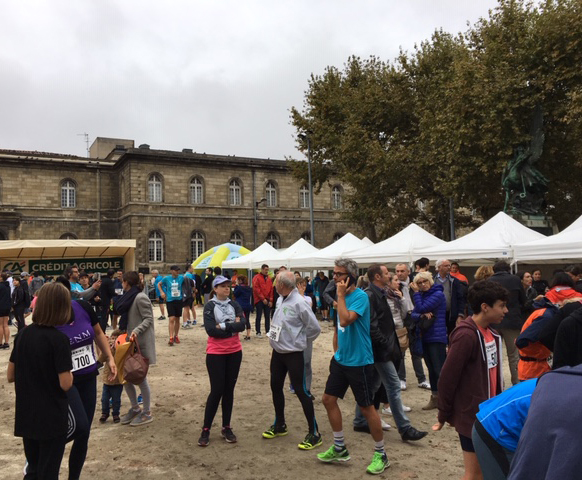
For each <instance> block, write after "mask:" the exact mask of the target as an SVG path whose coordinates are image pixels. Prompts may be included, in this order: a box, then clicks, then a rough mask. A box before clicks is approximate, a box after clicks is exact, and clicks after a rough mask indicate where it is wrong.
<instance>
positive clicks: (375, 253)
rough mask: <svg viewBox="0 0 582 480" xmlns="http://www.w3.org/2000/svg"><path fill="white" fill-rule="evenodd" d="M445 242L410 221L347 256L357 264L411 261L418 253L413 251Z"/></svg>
mask: <svg viewBox="0 0 582 480" xmlns="http://www.w3.org/2000/svg"><path fill="white" fill-rule="evenodd" d="M444 243H445V242H444V241H443V240H441V239H440V238H437V237H435V236H434V235H433V234H432V233H429V232H427V231H426V230H425V229H423V228H421V227H419V226H418V225H416V224H414V223H411V224H410V225H408V227H406V228H405V229H404V230H402V231H400V232H398V233H397V234H396V235H393V236H392V237H390V238H387V239H386V240H383V241H382V242H379V243H376V244H375V245H372V246H370V247H367V248H364V249H361V250H356V251H354V252H349V253H348V254H347V256H348V257H350V258H353V259H354V260H355V261H356V262H358V265H359V266H363V265H366V264H371V263H376V262H381V263H394V262H406V263H409V262H413V261H414V260H416V259H417V258H418V257H419V256H420V255H417V254H416V253H415V252H416V251H417V250H419V249H423V248H429V247H436V246H437V245H441V244H444Z"/></svg>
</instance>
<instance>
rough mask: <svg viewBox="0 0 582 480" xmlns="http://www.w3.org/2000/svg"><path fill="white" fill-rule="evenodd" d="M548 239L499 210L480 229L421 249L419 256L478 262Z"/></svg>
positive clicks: (511, 253)
mask: <svg viewBox="0 0 582 480" xmlns="http://www.w3.org/2000/svg"><path fill="white" fill-rule="evenodd" d="M541 238H545V237H544V235H542V234H541V233H538V232H536V231H534V230H531V229H530V228H527V227H525V226H523V225H522V224H521V223H519V222H518V221H517V220H514V219H513V218H511V217H510V216H509V215H507V214H505V213H503V212H499V213H498V214H497V215H495V216H494V217H493V218H491V219H489V220H488V221H487V222H485V223H484V224H483V225H481V226H480V227H479V228H477V229H475V230H474V231H472V232H471V233H468V234H467V235H465V236H464V237H461V238H458V239H457V240H453V241H451V242H448V243H445V244H442V245H438V246H436V247H431V248H426V249H420V250H418V251H417V255H418V256H419V257H428V258H429V259H431V260H436V259H438V258H449V259H451V260H453V259H454V260H465V262H463V263H464V264H465V265H470V264H475V265H479V264H481V263H482V261H483V260H486V259H487V260H493V259H508V260H511V259H512V258H513V246H514V245H516V244H518V243H525V242H530V241H534V240H539V239H541Z"/></svg>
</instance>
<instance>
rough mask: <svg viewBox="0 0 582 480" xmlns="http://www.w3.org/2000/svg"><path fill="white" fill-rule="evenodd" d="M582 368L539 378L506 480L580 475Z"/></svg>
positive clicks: (547, 374)
mask: <svg viewBox="0 0 582 480" xmlns="http://www.w3.org/2000/svg"><path fill="white" fill-rule="evenodd" d="M580 398H582V365H577V366H576V367H563V368H559V369H558V370H552V371H551V372H548V373H546V374H545V375H542V376H541V377H540V379H539V381H538V384H537V386H536V388H535V390H534V393H533V395H532V397H531V405H530V408H529V412H528V415H527V419H526V421H525V425H524V427H523V430H522V431H521V437H520V438H519V443H518V444H517V450H516V452H515V456H514V457H513V461H512V462H511V470H510V472H509V477H508V480H531V479H533V478H544V479H546V480H558V479H560V480H563V479H566V478H567V479H570V478H580V472H582V455H580V452H581V451H582V435H580V425H582V409H581V408H580Z"/></svg>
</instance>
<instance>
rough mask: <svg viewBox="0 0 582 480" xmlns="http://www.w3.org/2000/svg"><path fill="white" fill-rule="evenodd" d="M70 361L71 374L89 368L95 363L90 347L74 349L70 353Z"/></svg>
mask: <svg viewBox="0 0 582 480" xmlns="http://www.w3.org/2000/svg"><path fill="white" fill-rule="evenodd" d="M71 359H72V360H73V372H76V371H77V370H81V369H82V368H87V367H90V366H91V365H93V364H94V363H96V362H97V360H95V355H93V349H92V348H91V345H85V346H84V347H79V348H75V349H74V350H73V351H72V352H71Z"/></svg>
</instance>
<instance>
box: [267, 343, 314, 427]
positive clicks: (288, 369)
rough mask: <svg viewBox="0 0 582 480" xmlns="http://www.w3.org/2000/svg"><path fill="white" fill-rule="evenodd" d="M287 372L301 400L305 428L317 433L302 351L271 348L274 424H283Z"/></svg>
mask: <svg viewBox="0 0 582 480" xmlns="http://www.w3.org/2000/svg"><path fill="white" fill-rule="evenodd" d="M287 373H289V379H290V380H291V384H292V385H293V388H294V389H295V394H296V395H297V398H298V399H299V401H300V402H301V407H302V408H303V413H304V414H305V419H306V420H307V430H308V431H309V432H310V433H313V434H317V432H318V428H317V422H316V421H315V411H314V409H313V400H311V394H310V393H309V392H308V391H307V387H306V386H305V368H304V361H303V352H292V353H278V352H276V351H275V350H273V354H272V355H271V393H272V394H273V405H274V406H275V425H277V426H282V425H284V424H285V394H284V393H283V388H284V386H285V376H286V375H287Z"/></svg>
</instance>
